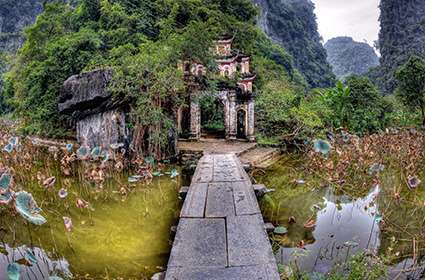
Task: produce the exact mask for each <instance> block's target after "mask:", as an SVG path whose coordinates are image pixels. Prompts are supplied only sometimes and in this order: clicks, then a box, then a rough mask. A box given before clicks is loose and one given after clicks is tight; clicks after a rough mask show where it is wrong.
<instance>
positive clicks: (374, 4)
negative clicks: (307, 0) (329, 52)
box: [312, 0, 379, 45]
mask: <svg viewBox="0 0 425 280" xmlns="http://www.w3.org/2000/svg"><path fill="white" fill-rule="evenodd" d="M312 1H313V2H314V3H315V5H316V16H317V19H318V23H319V32H320V34H321V35H322V37H323V39H324V40H325V42H326V41H327V40H329V39H331V38H334V37H337V36H350V37H353V38H354V40H355V41H360V42H363V41H364V40H367V42H368V43H369V44H370V45H373V41H375V40H377V39H378V33H379V21H378V18H379V8H378V6H379V0H312Z"/></svg>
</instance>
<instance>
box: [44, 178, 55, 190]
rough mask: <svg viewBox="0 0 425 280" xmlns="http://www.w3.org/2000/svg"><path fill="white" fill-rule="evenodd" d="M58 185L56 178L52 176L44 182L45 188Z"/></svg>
mask: <svg viewBox="0 0 425 280" xmlns="http://www.w3.org/2000/svg"><path fill="white" fill-rule="evenodd" d="M55 183H56V177H54V176H52V177H49V178H47V179H46V180H44V181H43V186H44V187H45V188H50V187H52V186H53V185H54V184H55Z"/></svg>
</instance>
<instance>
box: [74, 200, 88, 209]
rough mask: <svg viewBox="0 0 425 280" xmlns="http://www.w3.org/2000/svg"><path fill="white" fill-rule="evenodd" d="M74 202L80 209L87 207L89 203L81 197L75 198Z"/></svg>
mask: <svg viewBox="0 0 425 280" xmlns="http://www.w3.org/2000/svg"><path fill="white" fill-rule="evenodd" d="M75 204H76V206H77V208H80V209H83V208H88V207H89V203H88V202H87V201H85V200H84V199H82V198H77V201H76V203H75Z"/></svg>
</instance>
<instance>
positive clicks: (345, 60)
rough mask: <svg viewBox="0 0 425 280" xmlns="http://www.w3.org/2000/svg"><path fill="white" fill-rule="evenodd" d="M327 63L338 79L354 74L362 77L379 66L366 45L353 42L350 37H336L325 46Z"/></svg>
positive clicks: (374, 54) (373, 53)
mask: <svg viewBox="0 0 425 280" xmlns="http://www.w3.org/2000/svg"><path fill="white" fill-rule="evenodd" d="M325 49H326V51H327V53H328V62H329V64H330V65H331V66H332V69H333V72H334V74H335V75H336V76H337V78H338V79H344V78H345V77H347V76H349V75H352V74H356V75H363V74H366V73H367V71H368V70H369V69H370V68H372V67H376V66H378V65H379V58H378V55H377V54H376V53H375V51H374V50H373V48H372V47H371V46H369V45H368V44H366V43H360V42H356V41H354V40H353V39H352V38H351V37H337V38H333V39H331V40H329V41H328V42H326V44H325Z"/></svg>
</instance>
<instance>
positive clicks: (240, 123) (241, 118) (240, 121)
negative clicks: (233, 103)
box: [236, 109, 247, 139]
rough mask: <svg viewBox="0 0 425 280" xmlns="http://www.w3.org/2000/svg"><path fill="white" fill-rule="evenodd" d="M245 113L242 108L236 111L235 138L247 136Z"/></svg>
mask: <svg viewBox="0 0 425 280" xmlns="http://www.w3.org/2000/svg"><path fill="white" fill-rule="evenodd" d="M246 132H247V114H246V111H245V110H244V109H239V110H238V113H237V131H236V133H237V138H238V139H246V136H247V133H246Z"/></svg>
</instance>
